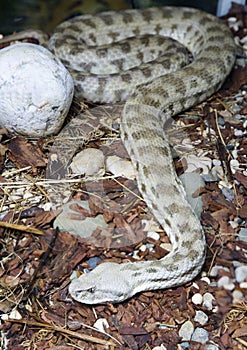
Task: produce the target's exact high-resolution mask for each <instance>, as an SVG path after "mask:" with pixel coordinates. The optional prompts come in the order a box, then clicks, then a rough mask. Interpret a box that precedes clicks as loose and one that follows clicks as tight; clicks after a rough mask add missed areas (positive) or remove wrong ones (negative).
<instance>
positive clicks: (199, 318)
mask: <svg viewBox="0 0 247 350" xmlns="http://www.w3.org/2000/svg"><path fill="white" fill-rule="evenodd" d="M194 320H195V321H196V322H198V323H200V324H201V325H202V326H204V325H205V324H206V323H207V322H208V316H207V315H206V314H205V312H203V311H201V310H198V311H196V315H195V318H194Z"/></svg>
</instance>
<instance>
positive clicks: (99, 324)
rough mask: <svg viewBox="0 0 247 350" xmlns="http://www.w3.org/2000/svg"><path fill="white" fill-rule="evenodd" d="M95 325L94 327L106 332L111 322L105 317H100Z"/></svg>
mask: <svg viewBox="0 0 247 350" xmlns="http://www.w3.org/2000/svg"><path fill="white" fill-rule="evenodd" d="M93 326H94V328H96V329H98V330H99V331H100V332H102V333H105V328H109V323H108V322H107V319H105V318H98V319H97V321H96V322H95V323H94V325H93Z"/></svg>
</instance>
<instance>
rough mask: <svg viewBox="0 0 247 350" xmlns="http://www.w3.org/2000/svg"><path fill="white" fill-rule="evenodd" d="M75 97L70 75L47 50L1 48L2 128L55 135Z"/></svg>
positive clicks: (37, 47) (28, 46)
mask: <svg viewBox="0 0 247 350" xmlns="http://www.w3.org/2000/svg"><path fill="white" fill-rule="evenodd" d="M73 94H74V83H73V79H72V77H71V75H70V74H69V72H68V71H67V69H66V68H65V67H64V66H63V64H62V63H61V62H60V61H59V59H58V58H56V57H55V56H54V55H53V54H52V53H51V52H50V51H48V50H47V49H45V48H44V47H42V46H40V45H35V44H30V43H22V44H21V43H19V44H14V45H11V46H8V47H5V48H3V49H1V54H0V95H1V99H0V111H1V113H0V125H1V127H5V128H7V129H8V130H9V131H10V132H14V133H19V134H22V135H26V136H31V137H41V136H48V135H51V134H55V133H57V132H58V131H59V130H60V129H61V127H62V125H63V122H64V119H65V117H66V115H67V113H68V111H69V108H70V105H71V102H72V98H73Z"/></svg>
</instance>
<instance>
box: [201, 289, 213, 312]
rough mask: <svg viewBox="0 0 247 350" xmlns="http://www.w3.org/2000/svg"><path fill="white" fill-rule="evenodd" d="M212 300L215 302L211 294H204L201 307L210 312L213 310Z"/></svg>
mask: <svg viewBox="0 0 247 350" xmlns="http://www.w3.org/2000/svg"><path fill="white" fill-rule="evenodd" d="M213 300H215V297H214V296H213V294H211V293H205V294H203V303H202V305H203V306H204V307H205V308H206V309H208V310H212V309H213Z"/></svg>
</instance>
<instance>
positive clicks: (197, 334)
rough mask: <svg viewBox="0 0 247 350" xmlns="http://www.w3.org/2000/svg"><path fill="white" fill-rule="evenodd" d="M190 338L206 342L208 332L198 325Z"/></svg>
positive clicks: (202, 342)
mask: <svg viewBox="0 0 247 350" xmlns="http://www.w3.org/2000/svg"><path fill="white" fill-rule="evenodd" d="M191 339H192V340H193V341H196V342H198V343H201V344H206V342H207V341H208V332H207V331H206V330H205V329H203V328H199V327H198V328H196V329H195V331H194V333H193V335H192V338H191Z"/></svg>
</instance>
